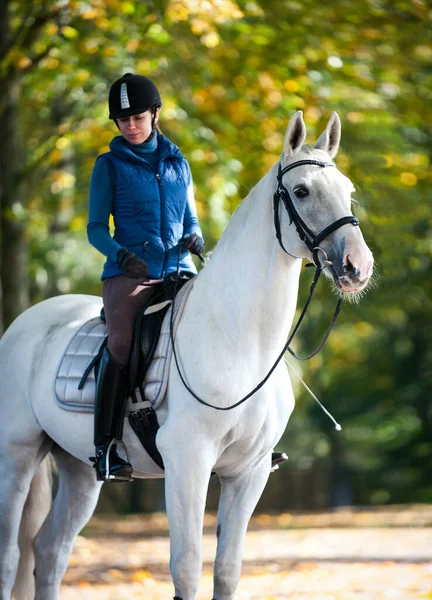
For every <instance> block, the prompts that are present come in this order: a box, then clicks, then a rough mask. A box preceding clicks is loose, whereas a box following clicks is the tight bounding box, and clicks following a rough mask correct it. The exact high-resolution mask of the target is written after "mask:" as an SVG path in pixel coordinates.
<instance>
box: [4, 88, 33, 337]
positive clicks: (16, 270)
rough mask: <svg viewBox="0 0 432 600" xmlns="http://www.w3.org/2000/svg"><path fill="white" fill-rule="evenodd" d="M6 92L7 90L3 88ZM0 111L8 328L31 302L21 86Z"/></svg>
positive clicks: (5, 322) (10, 92)
mask: <svg viewBox="0 0 432 600" xmlns="http://www.w3.org/2000/svg"><path fill="white" fill-rule="evenodd" d="M3 93H5V91H4V92H3ZM6 93H7V97H6V102H5V105H4V110H3V111H2V113H1V114H0V131H1V132H2V135H1V136H0V177H1V180H0V238H1V261H0V281H1V288H2V295H3V306H2V311H1V315H0V320H1V321H2V327H4V328H6V327H8V325H10V323H11V322H12V321H13V320H14V319H15V317H17V316H18V315H19V314H20V313H21V312H22V311H23V310H25V309H26V308H27V307H28V305H29V292H28V288H29V286H28V275H27V261H28V256H27V255H28V251H27V240H26V236H25V226H26V220H27V216H26V211H25V199H24V198H21V197H20V196H21V195H22V194H23V185H22V183H21V182H20V173H21V172H22V166H23V164H24V162H23V156H22V148H21V144H20V134H19V128H18V101H17V100H18V98H17V96H18V89H17V86H15V85H13V87H12V88H11V89H10V90H8V91H7V92H6Z"/></svg>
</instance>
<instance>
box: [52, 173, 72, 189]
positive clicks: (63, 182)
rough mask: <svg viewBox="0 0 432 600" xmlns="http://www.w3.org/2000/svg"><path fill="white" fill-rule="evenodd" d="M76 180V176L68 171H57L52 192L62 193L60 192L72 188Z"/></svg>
mask: <svg viewBox="0 0 432 600" xmlns="http://www.w3.org/2000/svg"><path fill="white" fill-rule="evenodd" d="M75 180H76V179H75V176H74V175H72V174H71V173H68V172H67V171H56V172H55V173H54V181H53V182H52V184H51V192H52V193H53V194H60V192H63V191H64V190H67V189H69V188H72V187H73V186H74V185H75Z"/></svg>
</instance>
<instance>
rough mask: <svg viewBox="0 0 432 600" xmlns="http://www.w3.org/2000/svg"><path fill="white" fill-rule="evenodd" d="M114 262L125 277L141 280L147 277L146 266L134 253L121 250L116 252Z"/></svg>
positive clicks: (124, 249)
mask: <svg viewBox="0 0 432 600" xmlns="http://www.w3.org/2000/svg"><path fill="white" fill-rule="evenodd" d="M116 262H117V264H118V266H119V267H120V269H121V270H122V271H123V273H124V274H125V275H126V277H130V278H131V279H142V278H143V277H146V276H147V273H148V265H147V263H146V262H145V261H143V259H142V258H140V257H139V256H137V255H136V254H135V253H134V252H129V250H126V248H122V249H121V250H119V251H118V252H117V258H116Z"/></svg>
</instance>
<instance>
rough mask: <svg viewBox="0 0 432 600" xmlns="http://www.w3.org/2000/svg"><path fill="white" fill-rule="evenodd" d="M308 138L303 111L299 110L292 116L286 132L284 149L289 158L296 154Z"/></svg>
mask: <svg viewBox="0 0 432 600" xmlns="http://www.w3.org/2000/svg"><path fill="white" fill-rule="evenodd" d="M305 139H306V126H305V124H304V121H303V112H302V111H301V110H298V111H297V112H296V114H295V115H294V116H293V117H292V118H291V120H290V122H289V124H288V128H287V130H286V134H285V141H284V151H285V155H286V157H287V158H289V157H290V156H293V155H294V154H296V153H297V152H298V151H299V150H300V148H301V147H302V146H303V144H304V141H305Z"/></svg>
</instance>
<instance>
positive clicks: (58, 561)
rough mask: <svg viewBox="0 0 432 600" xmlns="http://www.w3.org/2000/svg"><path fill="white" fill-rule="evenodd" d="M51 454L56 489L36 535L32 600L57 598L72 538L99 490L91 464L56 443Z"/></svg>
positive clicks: (89, 513) (86, 519) (88, 515)
mask: <svg viewBox="0 0 432 600" xmlns="http://www.w3.org/2000/svg"><path fill="white" fill-rule="evenodd" d="M52 453H53V456H54V458H55V460H56V463H57V467H58V471H59V488H58V492H57V494H56V497H55V500H54V503H53V506H52V508H51V511H50V513H49V515H48V517H47V519H46V521H45V522H44V524H43V526H42V528H41V530H40V531H39V533H38V535H37V536H36V538H35V543H34V548H35V558H36V597H35V600H57V598H58V595H59V590H60V584H61V580H62V577H63V575H64V573H65V571H66V568H67V564H68V562H69V557H70V554H71V552H72V547H73V543H74V540H75V538H76V536H77V535H78V533H79V532H80V531H81V529H82V528H83V527H84V525H85V524H86V523H87V521H88V520H89V519H90V517H91V516H92V514H93V511H94V509H95V507H96V503H97V500H98V497H99V493H100V489H101V484H100V483H98V482H97V481H96V474H95V470H94V469H93V468H92V467H90V466H89V465H86V464H84V463H83V462H81V461H79V460H77V459H76V458H74V457H73V456H71V455H70V454H68V453H67V452H66V451H65V450H62V449H61V448H59V447H58V446H54V448H53V450H52Z"/></svg>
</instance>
